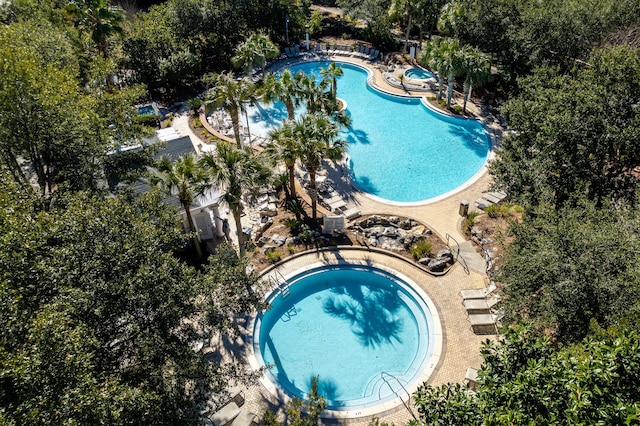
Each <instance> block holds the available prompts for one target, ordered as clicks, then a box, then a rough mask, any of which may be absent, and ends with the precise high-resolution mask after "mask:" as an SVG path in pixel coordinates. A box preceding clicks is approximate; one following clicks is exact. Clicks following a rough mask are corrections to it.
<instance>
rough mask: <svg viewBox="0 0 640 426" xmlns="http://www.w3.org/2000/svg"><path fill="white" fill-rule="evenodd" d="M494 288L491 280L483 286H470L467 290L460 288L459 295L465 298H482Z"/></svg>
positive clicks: (494, 285)
mask: <svg viewBox="0 0 640 426" xmlns="http://www.w3.org/2000/svg"><path fill="white" fill-rule="evenodd" d="M495 289H496V284H495V283H494V282H493V281H491V283H490V284H489V285H488V286H487V287H485V288H472V289H468V290H461V291H460V296H461V297H462V298H463V299H465V300H467V299H484V298H486V297H487V296H488V295H490V294H491V293H493V292H494V291H495Z"/></svg>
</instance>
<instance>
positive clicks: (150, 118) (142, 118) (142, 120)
mask: <svg viewBox="0 0 640 426" xmlns="http://www.w3.org/2000/svg"><path fill="white" fill-rule="evenodd" d="M159 119H160V117H158V116H157V115H155V114H141V115H136V116H135V117H133V121H135V122H136V123H138V124H143V125H145V126H156V125H157V122H158V120H159Z"/></svg>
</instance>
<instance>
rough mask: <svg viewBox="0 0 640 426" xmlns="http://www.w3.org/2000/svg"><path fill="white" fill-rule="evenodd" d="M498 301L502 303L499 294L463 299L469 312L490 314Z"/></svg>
mask: <svg viewBox="0 0 640 426" xmlns="http://www.w3.org/2000/svg"><path fill="white" fill-rule="evenodd" d="M498 303H500V296H498V295H495V296H492V297H490V298H488V299H465V300H463V301H462V304H463V305H464V308H465V309H466V310H467V313H468V314H490V313H491V309H492V308H493V307H494V306H495V305H497V304H498Z"/></svg>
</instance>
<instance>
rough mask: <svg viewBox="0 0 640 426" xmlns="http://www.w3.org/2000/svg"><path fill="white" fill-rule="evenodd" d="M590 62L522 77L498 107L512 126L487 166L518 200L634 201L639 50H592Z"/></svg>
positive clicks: (639, 129)
mask: <svg viewBox="0 0 640 426" xmlns="http://www.w3.org/2000/svg"><path fill="white" fill-rule="evenodd" d="M589 63H590V65H589V66H588V67H584V68H582V67H581V68H579V69H578V70H576V72H575V73H573V74H565V75H558V74H556V73H555V72H553V71H551V70H549V69H541V70H539V71H538V72H536V73H535V74H534V75H532V76H531V77H528V78H524V79H522V80H521V82H520V83H521V84H520V87H521V93H520V95H519V96H518V97H516V98H515V99H513V100H512V101H510V102H509V103H508V104H507V105H506V106H505V108H504V110H503V112H504V115H505V118H506V119H507V122H508V123H509V127H510V129H511V130H512V133H511V134H510V135H509V136H508V137H507V138H505V140H504V141H503V143H502V147H501V149H500V150H499V154H500V157H499V159H498V160H497V161H495V162H493V163H492V164H491V166H490V169H491V172H492V174H493V176H494V177H495V179H496V185H497V186H499V187H501V188H503V189H506V190H508V192H509V193H510V194H511V195H512V196H513V197H514V198H517V199H518V200H519V201H520V202H522V203H524V204H527V205H536V204H538V203H540V202H553V203H555V204H556V205H558V206H560V205H562V204H564V203H566V202H569V203H571V202H573V201H574V200H575V199H580V198H582V197H587V198H588V199H589V200H591V201H593V202H595V203H596V204H601V203H602V202H603V201H604V200H606V199H613V200H627V201H635V187H636V184H637V178H638V176H637V173H635V172H634V169H635V168H636V167H637V166H640V146H639V145H638V143H637V141H638V139H639V138H640V113H639V111H638V108H637V105H638V103H639V102H640V52H639V51H638V50H637V49H634V48H631V47H628V46H618V47H613V48H607V49H603V50H599V51H596V52H595V53H594V54H593V55H592V57H591V58H590V59H589Z"/></svg>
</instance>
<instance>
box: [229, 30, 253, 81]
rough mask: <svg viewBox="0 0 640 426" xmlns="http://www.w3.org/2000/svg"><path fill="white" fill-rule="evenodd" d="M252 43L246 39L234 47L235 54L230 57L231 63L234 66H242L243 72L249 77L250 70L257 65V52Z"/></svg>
mask: <svg viewBox="0 0 640 426" xmlns="http://www.w3.org/2000/svg"><path fill="white" fill-rule="evenodd" d="M254 47H255V46H254V45H253V44H252V43H251V42H250V41H249V40H248V39H247V40H246V41H245V42H243V43H241V44H240V45H239V46H238V47H236V51H235V54H234V55H233V57H232V58H231V63H232V64H233V66H234V67H236V68H242V70H243V71H244V73H245V74H246V75H247V76H248V77H249V76H251V70H252V69H253V67H254V66H256V65H257V58H256V56H257V54H256V51H255V50H254Z"/></svg>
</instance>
